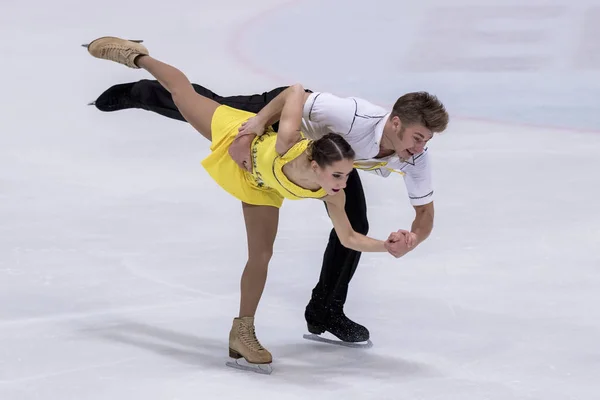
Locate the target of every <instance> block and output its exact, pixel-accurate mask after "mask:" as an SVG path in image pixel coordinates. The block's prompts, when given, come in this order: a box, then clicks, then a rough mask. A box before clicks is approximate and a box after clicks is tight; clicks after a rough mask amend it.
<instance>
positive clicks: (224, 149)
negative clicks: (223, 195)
mask: <svg viewBox="0 0 600 400" xmlns="http://www.w3.org/2000/svg"><path fill="white" fill-rule="evenodd" d="M255 115H256V114H254V113H251V112H247V111H241V110H237V109H235V108H231V107H228V106H219V107H218V108H217V109H216V110H215V113H214V115H213V118H212V121H211V131H212V144H211V146H210V150H211V153H210V155H208V156H207V157H206V158H205V159H204V160H202V166H203V167H204V169H206V171H207V172H208V174H209V175H210V176H211V177H212V178H213V179H214V180H215V182H217V183H218V184H219V186H221V187H222V188H223V189H225V191H227V192H228V193H229V194H231V195H232V196H233V197H235V198H237V199H238V200H241V201H243V202H244V203H248V204H254V205H259V206H273V207H277V208H280V207H281V205H282V203H283V197H282V196H281V195H280V194H279V193H277V191H275V190H273V189H271V188H265V187H258V184H257V183H256V181H255V179H254V177H253V176H252V174H251V173H249V172H248V171H245V170H243V169H242V168H240V167H239V166H238V165H237V164H236V163H235V161H233V159H232V158H231V156H230V155H229V152H228V150H229V146H230V145H231V143H233V140H234V139H235V137H236V136H237V134H238V129H239V127H240V126H242V124H243V123H244V122H246V120H247V119H248V118H251V117H253V116H255ZM255 140H256V139H255Z"/></svg>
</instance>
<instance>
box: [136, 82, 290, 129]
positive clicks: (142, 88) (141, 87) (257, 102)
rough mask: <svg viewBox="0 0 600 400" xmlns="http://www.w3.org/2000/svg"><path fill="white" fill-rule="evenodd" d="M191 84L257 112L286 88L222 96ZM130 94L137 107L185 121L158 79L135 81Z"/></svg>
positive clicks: (223, 101)
mask: <svg viewBox="0 0 600 400" xmlns="http://www.w3.org/2000/svg"><path fill="white" fill-rule="evenodd" d="M192 86H193V87H194V90H195V91H196V93H198V94H200V95H202V96H204V97H208V98H209V99H213V100H214V101H216V102H217V103H219V104H223V105H226V106H229V107H232V108H236V109H238V110H244V111H249V112H252V113H258V112H259V111H260V110H262V109H263V107H264V106H266V105H267V103H269V102H270V101H271V100H273V99H274V98H275V97H277V95H278V94H279V93H281V92H283V91H284V90H285V89H286V88H287V87H286V86H284V87H279V88H276V89H273V90H271V91H269V92H264V93H262V94H252V95H239V96H227V97H223V96H220V95H218V94H216V93H215V92H213V91H211V90H209V89H207V88H205V87H204V86H201V85H198V84H196V83H193V84H192ZM131 96H132V98H133V99H134V100H135V103H136V104H139V106H138V108H143V109H144V110H148V111H153V112H156V113H158V114H160V115H163V116H165V117H168V118H172V119H177V120H180V121H185V119H184V118H183V116H182V115H181V113H180V112H179V110H178V109H177V107H176V106H175V103H174V102H173V98H172V97H171V93H169V91H168V90H167V89H165V88H164V87H163V86H162V85H161V84H160V83H159V82H158V81H153V80H147V79H143V80H141V81H138V82H135V83H134V84H133V87H132V89H131ZM276 128H277V125H275V126H274V127H273V129H275V130H277V129H276Z"/></svg>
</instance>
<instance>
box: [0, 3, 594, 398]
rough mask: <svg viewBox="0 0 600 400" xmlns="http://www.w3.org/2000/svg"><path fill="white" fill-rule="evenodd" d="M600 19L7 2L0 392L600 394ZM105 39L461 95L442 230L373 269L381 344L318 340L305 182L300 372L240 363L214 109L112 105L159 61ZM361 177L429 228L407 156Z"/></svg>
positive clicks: (228, 89) (292, 219) (465, 6)
mask: <svg viewBox="0 0 600 400" xmlns="http://www.w3.org/2000/svg"><path fill="white" fill-rule="evenodd" d="M413 3H415V4H413ZM500 5H501V6H500ZM599 27H600V6H599V5H598V3H597V2H595V1H591V0H590V1H583V0H578V1H575V2H572V3H571V2H567V1H566V0H564V1H559V0H557V1H531V0H527V1H524V2H517V1H503V0H493V1H492V0H486V1H472V2H468V1H461V0H451V1H449V2H444V1H443V0H437V1H432V0H422V1H419V2H401V1H393V0H371V1H368V2H367V1H362V0H296V1H283V0H255V1H242V0H222V1H208V0H199V1H192V0H185V1H179V0H172V1H165V2H160V1H157V0H146V1H141V0H139V1H138V0H120V1H116V0H107V1H103V2H85V1H75V0H54V1H52V2H50V1H42V0H37V1H31V0H20V1H16V0H2V3H1V4H0V33H1V35H0V72H2V78H3V79H2V92H1V95H0V107H1V116H0V400H34V399H36V400H37V399H40V400H71V399H73V400H75V399H76V400H82V399H86V400H87V399H89V400H105V399H106V400H109V399H110V400H131V399H140V400H141V399H143V400H166V399H169V400H192V399H193V400H200V399H247V400H248V399H276V400H288V399H289V400H296V399H298V400H300V399H302V400H304V399H311V400H317V399H352V400H354V399H361V400H362V399H381V400H383V399H393V400H399V399H402V400H404V399H406V400H455V399H456V400H517V399H518V400H594V399H597V398H598V396H600V383H599V378H600V272H599V267H600V250H599V249H600V211H599V207H598V203H596V201H598V200H597V197H598V195H599V194H600V178H599V177H598V172H599V171H600V102H599V100H600V28H599ZM105 35H117V36H122V37H127V38H131V39H144V43H145V44H146V45H147V47H148V48H149V49H150V52H151V54H152V55H154V56H156V57H157V58H159V59H161V60H164V61H166V62H168V63H171V64H173V65H175V66H177V67H178V68H180V69H181V70H183V71H184V72H185V73H186V74H187V75H188V76H189V78H190V80H192V81H193V82H197V83H201V84H204V85H205V86H208V87H209V88H211V89H213V90H215V91H216V92H218V93H220V94H223V95H233V94H250V93H255V92H262V91H266V90H269V89H272V88H275V87H277V86H280V85H289V84H292V83H296V82H300V83H302V84H303V85H305V87H307V88H310V89H313V90H315V91H331V92H333V93H336V94H338V95H343V96H357V97H363V98H366V99H368V100H370V101H372V102H374V103H377V104H381V105H383V106H386V107H391V104H393V102H394V101H395V99H396V98H397V97H398V96H400V95H401V94H403V93H405V92H408V91H413V90H427V91H430V92H432V93H435V94H437V95H438V96H439V97H440V99H441V100H442V101H443V102H444V103H445V105H446V107H447V108H448V110H449V112H450V114H451V123H450V128H449V129H448V131H447V132H445V133H443V134H442V135H438V136H437V137H436V138H435V139H434V140H432V141H431V143H430V145H429V151H430V153H431V156H432V160H433V163H434V170H433V171H434V183H435V208H436V216H435V228H434V231H433V233H432V235H431V237H430V238H429V239H428V240H427V241H425V242H424V243H423V244H422V245H420V246H419V247H418V248H417V249H415V250H414V251H413V252H411V253H409V254H408V255H407V256H405V257H403V258H401V259H398V260H397V259H394V258H392V257H391V256H389V255H387V254H363V256H362V260H361V264H360V266H359V268H358V270H357V273H356V275H355V277H354V279H353V281H352V283H351V288H350V294H349V299H348V302H347V303H346V307H345V311H346V313H347V315H348V316H349V317H350V318H352V319H353V320H356V321H357V322H360V323H362V324H364V325H365V326H367V327H368V328H369V330H370V332H371V339H372V340H373V343H374V347H373V348H371V349H368V350H365V349H348V348H341V347H336V346H328V345H324V344H319V343H313V342H309V341H306V340H303V339H302V335H303V334H304V333H306V325H305V321H304V307H305V306H306V303H307V302H308V300H309V298H310V291H311V289H312V288H313V286H314V285H315V283H316V282H317V279H318V275H319V271H320V262H321V258H322V254H323V250H324V248H325V245H326V242H327V237H328V235H329V231H330V229H331V223H330V221H329V219H328V218H327V215H326V213H325V210H324V207H323V205H322V204H321V203H320V202H318V201H302V202H291V201H290V202H286V203H285V205H284V207H283V208H282V211H281V218H280V227H279V235H278V238H277V241H276V245H275V247H276V249H275V255H274V257H273V260H272V262H271V268H270V272H269V280H268V283H267V287H266V290H265V294H264V297H263V299H262V302H261V305H260V308H259V311H258V314H257V335H258V337H259V339H260V341H261V342H262V343H263V344H264V345H265V346H266V347H267V348H268V349H269V350H270V351H271V352H272V353H273V356H274V362H273V368H274V372H273V373H272V375H270V376H265V375H258V374H254V373H249V372H242V371H238V370H234V369H231V368H227V367H226V366H225V361H227V359H228V358H227V339H228V333H229V329H230V327H231V320H232V318H233V317H234V316H236V313H237V309H238V302H239V297H238V287H239V278H240V274H241V271H242V269H243V266H244V263H245V258H246V242H245V240H246V236H245V231H244V226H243V220H242V214H241V207H240V205H239V203H238V201H237V200H235V199H233V198H232V197H230V196H228V195H227V194H226V193H225V192H224V191H223V190H221V189H220V188H219V187H218V186H217V184H216V183H214V182H213V181H212V180H211V179H210V178H209V176H208V174H207V173H206V172H205V171H204V170H203V168H202V167H201V165H200V161H201V160H202V158H203V157H205V156H206V155H207V154H208V150H209V143H208V142H207V141H206V140H205V139H204V138H203V137H202V136H200V135H199V134H197V133H196V132H195V131H194V130H193V129H192V128H191V127H190V126H189V125H188V124H185V123H182V122H178V121H173V120H169V119H167V118H164V117H161V116H158V115H156V114H152V113H150V112H147V111H142V110H127V111H121V112H116V113H101V112H99V111H98V110H96V109H95V108H94V107H89V106H87V105H86V104H87V103H88V102H90V101H92V100H95V98H96V97H97V96H98V95H99V94H100V93H102V92H103V91H104V90H105V89H107V88H108V87H109V86H111V85H113V84H116V83H122V82H129V81H135V80H139V79H150V78H151V76H150V75H149V74H148V73H146V72H145V71H141V70H132V69H127V68H125V67H123V66H120V65H117V64H113V63H109V62H107V61H102V60H97V59H94V58H92V57H90V56H89V55H88V53H87V52H86V50H85V49H84V48H82V47H81V44H82V43H86V42H89V41H90V40H93V39H95V38H97V37H99V36H105ZM361 178H362V180H363V185H364V186H365V191H366V194H367V201H368V205H369V211H368V212H369V220H370V235H371V236H374V237H377V238H385V237H387V235H388V234H389V232H391V231H394V230H397V229H400V228H402V229H409V228H410V224H411V222H412V219H413V216H414V213H413V209H412V207H411V206H410V204H409V202H408V198H407V195H406V191H405V188H404V184H403V182H402V178H401V177H399V176H398V177H394V176H393V177H389V178H387V179H382V178H380V177H377V176H374V175H370V174H368V173H362V172H361Z"/></svg>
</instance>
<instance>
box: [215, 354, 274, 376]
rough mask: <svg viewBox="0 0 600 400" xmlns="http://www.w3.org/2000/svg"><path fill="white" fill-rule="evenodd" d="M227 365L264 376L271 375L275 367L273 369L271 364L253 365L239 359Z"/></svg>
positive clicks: (228, 362)
mask: <svg viewBox="0 0 600 400" xmlns="http://www.w3.org/2000/svg"><path fill="white" fill-rule="evenodd" d="M225 365H227V366H228V367H231V368H235V369H241V370H243V371H252V372H256V373H257V374H263V375H271V372H273V367H271V364H251V363H249V362H248V361H246V360H244V359H243V358H239V359H237V360H234V359H232V360H231V361H227V362H226V363H225Z"/></svg>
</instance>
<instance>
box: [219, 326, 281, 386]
mask: <svg viewBox="0 0 600 400" xmlns="http://www.w3.org/2000/svg"><path fill="white" fill-rule="evenodd" d="M229 357H231V358H232V359H234V360H232V361H228V362H227V363H226V364H227V366H229V367H233V368H237V369H243V370H247V371H254V372H258V373H260V374H270V373H271V372H272V371H273V369H272V368H271V362H272V361H273V357H272V356H271V353H269V351H268V350H267V349H265V348H264V347H263V346H262V345H261V344H260V342H259V341H258V339H257V338H256V333H255V332H254V317H241V318H234V319H233V326H232V327H231V331H230V332H229ZM242 359H243V360H242Z"/></svg>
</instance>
